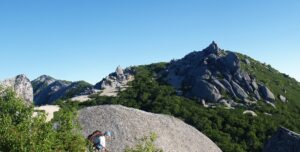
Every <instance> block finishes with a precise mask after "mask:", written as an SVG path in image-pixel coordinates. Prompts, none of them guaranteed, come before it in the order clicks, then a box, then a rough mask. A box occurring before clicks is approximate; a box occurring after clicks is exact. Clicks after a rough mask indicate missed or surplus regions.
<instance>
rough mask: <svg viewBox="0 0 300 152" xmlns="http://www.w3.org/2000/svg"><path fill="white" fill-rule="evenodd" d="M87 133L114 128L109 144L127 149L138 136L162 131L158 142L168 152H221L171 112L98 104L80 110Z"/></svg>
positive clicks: (115, 148) (117, 150) (113, 148)
mask: <svg viewBox="0 0 300 152" xmlns="http://www.w3.org/2000/svg"><path fill="white" fill-rule="evenodd" d="M78 119H79V122H80V123H81V125H82V127H83V134H84V136H88V135H89V134H91V133H92V132H93V131H95V130H100V131H112V133H113V140H112V141H111V142H109V143H107V144H108V145H107V148H108V149H110V151H113V152H123V151H124V149H125V148H126V146H130V147H132V146H134V145H136V144H137V139H140V138H142V137H143V136H149V135H150V134H151V133H152V132H154V133H156V134H157V135H158V138H157V140H156V141H155V145H156V146H157V147H158V148H161V149H162V150H164V151H165V152H175V151H176V152H177V151H178V152H192V151H197V152H220V151H221V150H220V149H219V148H218V147H217V146H216V145H215V144H214V143H213V142H212V141H211V140H210V139H209V138H207V137H206V136H205V135H203V134H202V133H201V132H199V131H198V130H196V129H195V128H193V127H191V126H189V125H187V124H185V123H184V122H182V121H181V120H179V119H176V118H174V117H171V116H166V115H159V114H152V113H148V112H144V111H140V110H136V109H132V108H126V107H123V106H112V105H110V106H95V107H88V108H85V109H82V110H80V111H79V118H78Z"/></svg>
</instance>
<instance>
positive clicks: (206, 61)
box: [162, 42, 261, 103]
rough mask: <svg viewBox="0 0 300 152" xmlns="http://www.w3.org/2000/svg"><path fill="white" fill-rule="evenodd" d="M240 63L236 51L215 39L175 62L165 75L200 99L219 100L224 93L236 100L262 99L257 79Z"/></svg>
mask: <svg viewBox="0 0 300 152" xmlns="http://www.w3.org/2000/svg"><path fill="white" fill-rule="evenodd" d="M249 62H250V61H249ZM240 63H241V61H240V59H239V58H238V56H237V54H236V53H233V52H230V51H224V50H222V49H220V48H219V47H218V45H217V44H216V43H215V42H213V43H212V44H210V45H209V46H208V47H207V48H206V49H204V50H202V51H199V52H192V53H190V54H188V55H186V56H185V57H184V58H182V59H180V60H175V61H172V62H171V63H170V64H169V66H168V67H167V69H166V70H165V71H164V72H162V75H163V76H165V80H166V81H167V82H168V83H169V84H171V85H172V86H173V87H174V88H175V89H177V91H181V92H183V95H184V96H187V97H189V98H196V99H198V100H199V101H202V99H203V100H205V101H207V102H213V103H218V102H220V101H222V99H223V97H224V94H227V95H230V97H231V99H234V100H235V99H237V98H238V99H239V100H241V101H247V100H248V99H249V100H260V99H261V98H260V97H261V95H260V93H261V92H260V89H259V87H258V85H257V82H256V80H255V78H252V77H251V76H250V75H249V74H248V73H247V72H246V71H243V70H242V69H241V65H240ZM227 95H226V96H227ZM227 97H228V96H227ZM232 103H233V102H232Z"/></svg>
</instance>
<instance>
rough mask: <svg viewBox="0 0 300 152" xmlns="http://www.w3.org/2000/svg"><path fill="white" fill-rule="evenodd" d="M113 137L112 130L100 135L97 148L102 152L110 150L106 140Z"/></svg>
mask: <svg viewBox="0 0 300 152" xmlns="http://www.w3.org/2000/svg"><path fill="white" fill-rule="evenodd" d="M107 139H108V141H109V140H110V139H111V132H105V133H104V134H102V135H100V136H98V140H97V142H98V144H97V145H96V148H97V150H98V151H100V152H108V149H107V148H106V141H107Z"/></svg>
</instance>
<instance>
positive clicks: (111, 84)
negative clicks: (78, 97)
mask: <svg viewBox="0 0 300 152" xmlns="http://www.w3.org/2000/svg"><path fill="white" fill-rule="evenodd" d="M133 80H134V71H133V70H132V68H126V69H123V68H122V67H121V66H118V67H117V69H116V71H115V72H113V73H111V74H109V75H108V76H107V77H105V78H104V79H103V80H102V81H100V82H99V83H97V84H96V85H95V89H98V90H101V94H100V95H103V96H117V94H118V92H119V91H122V90H124V89H126V88H127V87H128V83H129V82H131V81H133Z"/></svg>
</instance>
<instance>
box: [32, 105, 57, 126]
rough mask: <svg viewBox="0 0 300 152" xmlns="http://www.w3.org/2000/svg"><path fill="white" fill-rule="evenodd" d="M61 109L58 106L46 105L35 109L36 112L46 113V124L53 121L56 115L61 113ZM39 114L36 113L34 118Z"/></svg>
mask: <svg viewBox="0 0 300 152" xmlns="http://www.w3.org/2000/svg"><path fill="white" fill-rule="evenodd" d="M59 109H60V107H59V106H57V105H45V106H40V107H35V108H34V110H42V111H45V113H46V115H47V118H46V122H49V121H51V120H52V119H53V117H54V113H55V112H57V111H59ZM37 114H38V112H34V114H33V116H36V115H37Z"/></svg>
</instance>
